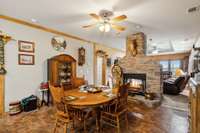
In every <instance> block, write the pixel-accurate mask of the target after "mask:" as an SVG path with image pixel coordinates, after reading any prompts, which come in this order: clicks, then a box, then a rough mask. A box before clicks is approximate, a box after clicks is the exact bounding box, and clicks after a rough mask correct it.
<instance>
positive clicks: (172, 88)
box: [163, 75, 190, 95]
mask: <svg viewBox="0 0 200 133" xmlns="http://www.w3.org/2000/svg"><path fill="white" fill-rule="evenodd" d="M189 79H190V76H189V75H182V76H179V77H177V78H175V79H167V80H165V81H164V82H163V93H164V94H174V95H177V94H179V93H180V92H182V91H183V90H184V88H185V86H186V85H187V83H188V81H189Z"/></svg>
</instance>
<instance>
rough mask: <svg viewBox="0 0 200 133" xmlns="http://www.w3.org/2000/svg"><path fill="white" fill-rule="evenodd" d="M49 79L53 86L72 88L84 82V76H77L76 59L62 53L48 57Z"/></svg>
mask: <svg viewBox="0 0 200 133" xmlns="http://www.w3.org/2000/svg"><path fill="white" fill-rule="evenodd" d="M48 80H49V81H50V83H51V84H52V85H53V86H61V85H62V86H63V87H64V88H65V89H71V88H74V87H78V86H80V85H82V84H84V79H83V78H77V77H76V60H75V59H74V58H73V57H72V56H70V55H65V54H61V55H58V56H54V57H52V58H50V59H48Z"/></svg>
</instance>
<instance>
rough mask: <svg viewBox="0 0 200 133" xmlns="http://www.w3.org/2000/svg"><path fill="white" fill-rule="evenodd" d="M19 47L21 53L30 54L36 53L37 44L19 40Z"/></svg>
mask: <svg viewBox="0 0 200 133" xmlns="http://www.w3.org/2000/svg"><path fill="white" fill-rule="evenodd" d="M18 45H19V52H28V53H34V52H35V43H34V42H28V41H21V40H19V41H18Z"/></svg>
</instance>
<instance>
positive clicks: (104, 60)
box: [94, 50, 108, 85]
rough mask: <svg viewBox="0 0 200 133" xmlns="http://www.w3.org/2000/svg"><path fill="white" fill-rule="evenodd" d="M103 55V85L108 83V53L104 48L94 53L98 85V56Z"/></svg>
mask: <svg viewBox="0 0 200 133" xmlns="http://www.w3.org/2000/svg"><path fill="white" fill-rule="evenodd" d="M98 57H102V58H103V63H102V85H106V69H107V65H106V64H107V57H108V55H107V54H106V52H104V51H102V50H95V55H94V58H95V59H94V70H95V71H94V73H95V74H94V84H95V85H96V83H97V58H98Z"/></svg>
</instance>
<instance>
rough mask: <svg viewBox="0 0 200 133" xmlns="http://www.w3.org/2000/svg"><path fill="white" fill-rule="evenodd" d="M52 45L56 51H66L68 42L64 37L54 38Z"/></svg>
mask: <svg viewBox="0 0 200 133" xmlns="http://www.w3.org/2000/svg"><path fill="white" fill-rule="evenodd" d="M51 45H52V47H53V48H54V49H55V50H56V51H60V52H62V51H64V50H65V49H66V47H67V42H66V41H65V39H64V38H63V37H53V38H52V39H51Z"/></svg>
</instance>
